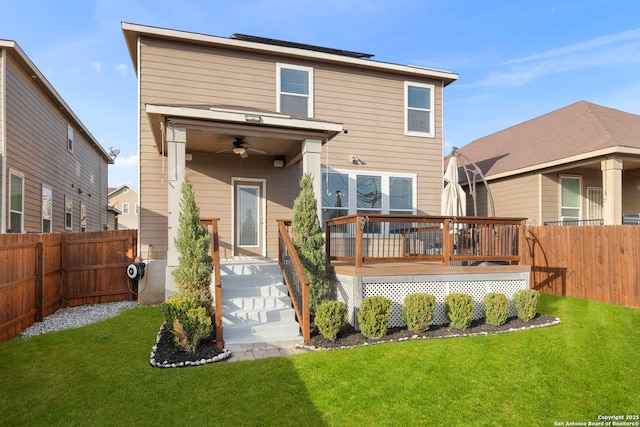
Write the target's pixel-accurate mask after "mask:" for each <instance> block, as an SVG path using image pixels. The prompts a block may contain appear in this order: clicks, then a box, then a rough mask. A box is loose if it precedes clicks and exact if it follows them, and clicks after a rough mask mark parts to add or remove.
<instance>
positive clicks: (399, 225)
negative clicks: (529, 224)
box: [325, 214, 524, 267]
mask: <svg viewBox="0 0 640 427" xmlns="http://www.w3.org/2000/svg"><path fill="white" fill-rule="evenodd" d="M325 226H326V227H325V230H326V252H327V258H328V259H329V260H330V261H346V262H350V263H353V264H354V265H355V266H356V267H362V265H363V264H364V263H367V262H407V261H408V262H411V261H429V262H435V263H441V264H442V265H445V266H449V265H473V264H474V263H479V262H482V261H493V262H507V263H509V264H519V263H520V260H521V257H520V254H519V241H520V240H521V239H522V237H521V233H522V232H523V230H524V219H522V218H493V217H492V218H489V217H457V218H454V217H444V216H414V215H364V214H356V215H349V216H344V217H339V218H335V219H331V220H328V221H325Z"/></svg>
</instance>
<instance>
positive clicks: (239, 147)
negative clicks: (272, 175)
mask: <svg viewBox="0 0 640 427" xmlns="http://www.w3.org/2000/svg"><path fill="white" fill-rule="evenodd" d="M227 151H233V153H234V154H238V155H239V156H240V157H242V158H243V159H246V158H247V157H249V154H248V153H247V151H251V152H253V153H258V154H267V152H266V151H265V150H263V149H261V148H254V147H249V146H247V145H246V143H245V142H244V139H243V138H236V139H235V140H234V141H233V148H227V149H225V150H220V151H216V154H219V153H226V152H227Z"/></svg>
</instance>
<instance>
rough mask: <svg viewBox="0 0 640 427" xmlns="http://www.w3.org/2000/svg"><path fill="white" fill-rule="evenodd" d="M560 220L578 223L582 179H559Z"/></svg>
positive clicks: (566, 177) (565, 177)
mask: <svg viewBox="0 0 640 427" xmlns="http://www.w3.org/2000/svg"><path fill="white" fill-rule="evenodd" d="M560 186H561V190H560V191H561V196H560V199H561V200H560V202H561V205H560V220H561V221H579V220H580V206H581V199H582V179H581V178H579V177H568V176H563V177H560Z"/></svg>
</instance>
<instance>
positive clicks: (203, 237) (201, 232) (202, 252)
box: [173, 177, 214, 317]
mask: <svg viewBox="0 0 640 427" xmlns="http://www.w3.org/2000/svg"><path fill="white" fill-rule="evenodd" d="M181 191H182V203H181V204H180V215H179V221H180V227H179V228H178V236H177V238H176V239H175V245H176V249H177V250H178V252H179V256H178V267H177V268H176V269H175V270H174V271H173V278H174V279H175V282H176V286H177V287H178V290H179V291H180V292H181V293H183V294H185V295H187V296H189V297H192V298H195V299H196V300H197V301H198V303H199V304H200V305H201V306H202V307H204V308H205V309H206V310H207V312H208V313H209V315H210V316H211V317H213V315H214V313H213V304H212V302H213V297H212V296H211V289H210V285H211V272H212V271H213V265H212V261H211V256H210V255H209V247H210V244H211V240H210V237H209V231H208V230H207V227H205V226H203V225H201V224H200V208H198V205H196V201H195V195H194V193H193V187H192V186H191V182H190V181H189V178H188V177H185V178H184V182H183V183H182V189H181Z"/></svg>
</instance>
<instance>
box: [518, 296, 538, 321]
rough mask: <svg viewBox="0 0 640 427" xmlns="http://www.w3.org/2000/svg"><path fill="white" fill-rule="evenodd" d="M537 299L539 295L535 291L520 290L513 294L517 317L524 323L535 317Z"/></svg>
mask: <svg viewBox="0 0 640 427" xmlns="http://www.w3.org/2000/svg"><path fill="white" fill-rule="evenodd" d="M539 299H540V293H539V292H538V291H536V290H535V289H521V290H519V291H518V292H516V293H515V294H513V302H514V304H515V306H516V311H517V312H518V317H519V318H520V319H522V320H524V321H525V322H528V321H529V320H531V319H533V318H534V317H536V313H537V312H538V300H539Z"/></svg>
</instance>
